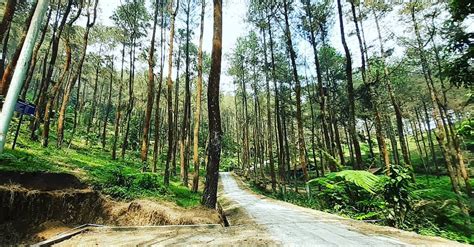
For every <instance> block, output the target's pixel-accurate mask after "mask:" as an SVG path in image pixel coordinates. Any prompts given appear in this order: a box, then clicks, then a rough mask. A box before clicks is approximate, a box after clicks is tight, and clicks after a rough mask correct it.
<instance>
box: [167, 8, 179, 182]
mask: <svg viewBox="0 0 474 247" xmlns="http://www.w3.org/2000/svg"><path fill="white" fill-rule="evenodd" d="M173 3H174V0H171V2H170V8H173ZM178 8H179V0H177V3H176V9H175V10H174V11H173V12H172V13H171V26H170V47H169V54H168V82H167V84H168V92H167V93H168V95H167V98H168V99H167V101H168V155H167V158H166V166H165V176H164V184H165V186H168V185H169V183H170V162H171V158H172V157H171V156H172V152H173V150H172V146H173V103H172V99H173V79H172V78H171V76H172V75H171V72H172V66H173V44H174V29H175V19H176V14H177V12H178ZM178 59H179V58H178ZM176 97H177V95H176Z"/></svg>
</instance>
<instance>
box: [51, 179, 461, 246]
mask: <svg viewBox="0 0 474 247" xmlns="http://www.w3.org/2000/svg"><path fill="white" fill-rule="evenodd" d="M237 179H238V178H235V177H234V176H232V175H231V174H229V173H221V184H222V185H223V188H221V189H220V195H219V196H220V201H221V204H222V206H223V208H224V211H225V212H226V215H228V219H229V221H230V223H231V226H230V227H222V226H220V225H192V226H150V227H97V228H93V229H88V230H87V231H86V232H83V233H81V234H77V235H74V236H72V237H71V238H70V239H67V240H65V241H62V242H59V243H57V244H56V245H57V246H68V247H69V246H74V247H76V246H281V245H283V246H344V247H346V246H384V247H385V246H443V247H444V246H463V245H462V244H459V243H457V242H453V241H449V240H445V239H442V238H434V237H426V236H421V235H418V234H416V233H412V232H406V231H401V230H398V229H395V228H391V227H383V226H376V225H373V224H368V223H364V222H361V221H355V220H350V219H346V218H342V217H339V216H337V215H333V214H329V213H325V212H321V211H317V210H312V209H308V208H303V207H299V206H295V205H293V204H289V203H286V202H282V201H278V200H273V199H269V198H265V197H264V196H261V195H257V194H255V193H253V192H251V191H250V190H248V189H245V186H243V185H242V186H240V187H239V184H238V183H241V182H238V181H236V180H237Z"/></svg>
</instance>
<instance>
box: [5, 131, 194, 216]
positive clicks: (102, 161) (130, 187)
mask: <svg viewBox="0 0 474 247" xmlns="http://www.w3.org/2000/svg"><path fill="white" fill-rule="evenodd" d="M25 125H26V124H25ZM14 126H15V125H14ZM15 127H16V126H15ZM27 136H28V135H27V132H26V131H25V133H22V134H21V135H20V136H19V138H18V142H17V147H16V149H15V150H11V149H10V144H7V148H6V150H5V153H4V154H3V155H0V171H5V170H8V171H25V172H35V171H38V172H65V173H71V174H74V175H76V176H77V177H78V178H79V179H81V180H82V181H84V182H86V183H88V184H90V185H91V186H93V187H94V188H95V189H98V190H101V191H102V192H103V193H104V194H107V195H110V196H112V197H113V198H115V199H126V200H130V199H138V198H149V199H157V200H167V201H174V202H176V204H177V205H179V206H182V207H192V206H196V205H198V204H199V200H200V194H199V193H198V194H195V193H192V192H191V191H190V190H189V189H188V188H186V187H183V186H181V185H180V183H179V181H171V184H170V186H169V188H166V187H165V186H164V185H163V176H162V171H161V170H159V171H158V172H157V173H150V172H145V173H143V172H141V170H142V165H141V162H140V161H139V159H130V158H126V159H125V160H121V159H117V160H112V159H111V155H110V152H106V151H103V150H102V149H101V148H99V147H87V146H86V145H85V144H84V143H76V142H74V143H73V144H74V145H73V148H71V149H68V148H66V147H64V148H62V149H58V148H56V147H55V142H54V141H51V144H50V147H48V148H43V147H42V146H41V144H40V143H37V142H32V141H30V140H29V139H27ZM10 139H11V138H10Z"/></svg>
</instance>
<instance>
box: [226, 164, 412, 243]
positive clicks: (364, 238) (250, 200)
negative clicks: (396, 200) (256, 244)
mask: <svg viewBox="0 0 474 247" xmlns="http://www.w3.org/2000/svg"><path fill="white" fill-rule="evenodd" d="M221 178H222V184H223V186H224V195H225V196H227V197H228V198H230V199H231V200H234V201H236V202H238V203H239V204H241V206H242V207H243V208H244V209H245V210H246V211H247V212H248V213H249V214H250V215H251V216H252V217H253V218H255V221H256V222H257V223H258V224H261V225H264V226H265V228H267V230H268V231H269V233H270V235H271V236H272V237H273V238H275V240H276V241H279V242H281V243H282V244H283V245H289V246H302V245H311V246H407V244H405V243H403V242H401V241H400V240H397V239H392V238H389V237H387V236H382V235H366V234H362V233H359V232H357V231H355V230H356V229H351V227H350V226H349V225H345V224H343V223H342V222H341V219H340V218H339V217H337V216H335V217H334V218H331V217H328V215H327V214H326V213H323V212H319V213H321V216H318V211H316V210H312V211H314V213H310V212H308V211H307V210H302V209H301V208H299V207H294V206H290V205H286V204H284V203H278V202H276V201H274V200H267V199H262V198H261V197H259V196H257V195H254V194H252V193H250V192H248V191H245V190H243V189H241V188H239V186H238V185H237V182H236V181H235V179H234V178H233V176H232V175H230V174H229V173H221Z"/></svg>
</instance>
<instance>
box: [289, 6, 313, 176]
mask: <svg viewBox="0 0 474 247" xmlns="http://www.w3.org/2000/svg"><path fill="white" fill-rule="evenodd" d="M283 6H284V16H285V24H286V39H287V45H288V49H289V52H290V59H291V65H292V67H293V80H294V81H295V93H296V122H297V126H298V127H297V128H298V149H299V162H300V165H301V168H302V169H303V175H304V180H305V181H307V180H308V169H307V167H306V145H305V140H304V132H303V120H302V117H301V115H302V113H301V85H300V80H299V77H298V70H297V65H296V54H295V50H294V49H293V41H292V38H291V30H290V23H289V20H288V14H289V13H288V12H289V10H288V2H287V0H285V1H283Z"/></svg>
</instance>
